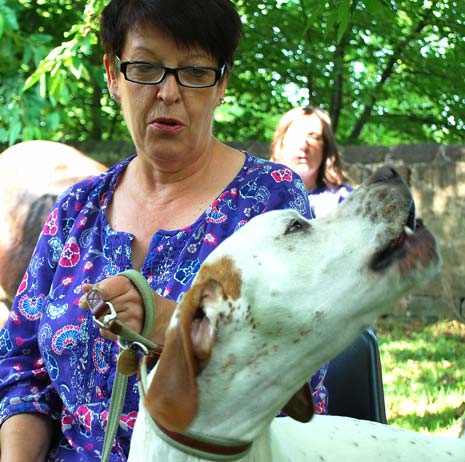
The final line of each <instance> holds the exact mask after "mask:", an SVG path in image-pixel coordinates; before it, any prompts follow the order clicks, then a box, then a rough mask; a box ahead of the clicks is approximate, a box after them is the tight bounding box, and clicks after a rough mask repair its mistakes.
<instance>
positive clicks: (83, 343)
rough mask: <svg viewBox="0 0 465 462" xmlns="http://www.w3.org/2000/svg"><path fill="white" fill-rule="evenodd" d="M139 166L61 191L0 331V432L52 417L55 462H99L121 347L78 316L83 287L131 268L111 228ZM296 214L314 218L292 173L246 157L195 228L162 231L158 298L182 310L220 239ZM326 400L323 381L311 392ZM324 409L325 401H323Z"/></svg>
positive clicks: (129, 406) (153, 252)
mask: <svg viewBox="0 0 465 462" xmlns="http://www.w3.org/2000/svg"><path fill="white" fill-rule="evenodd" d="M132 159H133V157H132V158H129V159H126V160H124V161H122V162H120V163H119V164H117V165H115V166H113V167H112V168H110V169H109V170H108V171H107V172H105V173H102V174H101V175H99V176H97V177H94V178H91V179H89V180H86V181H83V182H81V183H78V184H76V185H74V186H72V187H71V188H69V189H68V190H67V191H66V192H64V193H63V194H62V195H61V196H60V197H59V198H58V200H57V202H56V203H55V205H54V206H53V208H52V210H51V212H50V215H49V217H48V219H47V220H46V222H45V225H44V228H43V231H42V234H41V236H40V238H39V241H38V244H37V247H36V250H35V252H34V255H33V257H32V259H31V261H30V264H29V266H28V268H27V272H26V274H25V276H24V278H23V280H22V282H21V285H20V287H19V289H18V293H17V296H16V299H15V301H14V304H13V307H12V313H11V316H10V319H9V321H8V322H7V324H6V326H5V328H4V329H2V330H0V397H1V399H0V423H1V422H3V421H4V420H5V419H7V418H8V417H10V416H13V415H15V414H18V413H22V412H38V413H43V414H47V415H49V416H50V417H52V418H53V419H56V420H58V421H59V422H60V425H61V435H59V438H58V443H57V444H56V446H55V447H54V448H52V450H51V452H50V454H49V461H53V462H59V461H66V462H77V461H79V462H91V461H92V462H94V461H95V462H97V461H99V460H100V456H101V450H102V444H103V438H104V431H105V426H106V421H107V418H108V409H109V399H110V396H111V390H112V385H113V381H114V377H115V371H116V356H117V353H118V346H117V345H116V344H115V343H114V342H112V341H110V340H108V339H104V338H102V337H101V336H100V335H99V330H98V329H97V327H96V326H95V325H94V324H93V322H92V318H91V314H90V312H89V311H83V310H81V309H79V307H78V300H79V297H80V295H81V293H82V290H81V287H82V284H83V283H86V282H91V283H95V282H98V281H100V280H102V279H104V278H107V277H109V276H111V275H114V274H117V273H119V272H121V271H124V270H126V269H129V268H131V267H132V265H131V243H132V239H133V236H132V235H130V234H129V233H125V232H119V231H118V232H117V231H115V230H113V229H112V228H111V226H110V224H109V223H108V221H107V219H106V215H105V212H106V208H107V206H108V204H109V203H110V201H111V199H112V196H113V192H114V189H115V184H116V182H117V180H118V178H119V177H120V175H121V173H122V172H123V171H124V169H125V168H126V167H127V165H128V163H129V162H130V161H131V160H132ZM291 207H292V208H295V209H297V210H298V211H299V212H300V213H301V214H303V215H304V216H306V217H309V216H310V210H309V204H308V200H307V193H306V191H305V188H304V185H303V183H302V181H301V180H300V178H299V177H298V176H297V175H295V174H294V173H293V172H292V171H291V170H289V169H287V168H286V167H283V166H281V165H278V164H272V163H270V162H266V161H264V160H261V159H257V158H255V157H253V156H251V155H249V154H247V153H246V154H245V162H244V166H243V168H242V169H241V171H240V172H239V174H238V175H237V177H236V178H235V179H234V180H233V181H232V182H231V184H230V185H228V187H227V188H226V189H225V190H224V191H223V192H222V193H221V194H220V195H219V196H218V197H217V198H216V199H215V200H214V201H213V202H212V204H211V205H210V206H209V207H208V208H207V209H206V210H205V211H204V213H203V214H202V215H201V216H200V217H199V218H198V219H197V220H196V221H195V222H194V223H192V225H191V226H188V227H186V228H184V229H179V230H176V231H164V230H159V231H158V232H157V233H156V234H155V235H154V236H153V239H152V242H151V244H150V247H149V251H148V255H147V257H146V259H145V262H144V264H143V266H142V268H141V272H142V274H143V275H144V276H145V278H146V279H147V281H148V282H149V284H150V285H151V287H152V288H153V290H155V291H156V292H158V293H159V294H160V295H162V296H164V297H169V298H171V299H173V300H176V301H178V300H179V299H180V298H182V296H183V295H184V294H185V292H186V291H187V290H188V289H189V287H190V284H191V283H192V280H193V278H194V276H195V274H196V273H197V271H198V270H199V267H200V265H201V264H202V262H203V261H204V260H205V258H206V257H207V256H208V255H209V253H210V252H211V251H212V250H213V249H214V248H215V247H216V246H217V245H219V244H220V243H221V242H222V241H223V240H224V239H226V238H227V237H228V236H229V235H231V234H232V233H233V232H234V231H236V230H237V229H239V228H240V227H241V226H243V225H244V224H245V223H247V222H248V221H249V220H250V219H251V218H252V217H254V216H255V215H258V214H260V213H263V212H266V211H269V210H273V209H283V208H291ZM313 385H314V389H315V390H316V395H315V396H316V397H317V399H318V397H319V396H323V395H324V393H322V388H321V386H320V385H321V384H320V380H319V378H318V377H316V382H315V383H314V384H313ZM138 400H139V396H138V390H137V383H136V379H135V377H131V378H130V379H129V385H128V392H127V395H126V401H125V405H124V408H123V415H122V416H121V420H120V427H119V430H118V435H117V439H116V442H115V445H114V447H113V451H112V454H111V460H112V461H114V462H116V461H118V462H122V461H125V460H126V459H127V454H128V450H129V440H130V437H131V433H132V429H133V427H134V422H135V419H136V416H137V409H138ZM320 401H321V404H320V407H321V408H322V409H324V403H325V401H324V400H320Z"/></svg>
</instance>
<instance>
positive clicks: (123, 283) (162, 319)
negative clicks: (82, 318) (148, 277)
mask: <svg viewBox="0 0 465 462" xmlns="http://www.w3.org/2000/svg"><path fill="white" fill-rule="evenodd" d="M92 288H95V286H93V285H92V284H84V285H83V287H82V289H83V292H84V295H83V296H82V297H81V299H80V300H79V307H80V308H82V309H88V308H89V307H88V305H87V302H86V294H87V293H88V292H89V291H90V290H91V289H92ZM97 289H98V291H99V292H100V295H101V296H102V297H103V299H104V300H105V301H106V302H110V303H111V304H112V305H113V307H114V309H115V311H116V315H117V318H118V320H119V321H121V322H123V323H124V324H126V326H128V327H129V328H130V329H131V330H133V331H134V332H137V333H138V334H140V333H141V332H142V328H143V326H144V319H145V308H144V306H143V301H142V297H141V296H140V294H139V291H138V290H137V289H136V287H135V286H134V284H133V283H132V282H131V281H130V280H129V279H128V278H127V277H125V276H112V277H110V278H107V279H104V280H102V281H100V282H99V283H98V284H97ZM152 295H153V298H154V303H155V322H154V326H153V328H152V332H151V333H150V334H149V335H148V338H149V340H151V341H152V342H154V343H157V344H159V345H163V343H164V338H165V330H166V327H167V326H168V323H169V320H170V318H171V315H172V313H173V311H174V308H175V307H176V303H175V302H173V301H172V300H168V299H166V298H163V297H161V296H160V295H158V294H156V293H155V292H152ZM100 333H101V335H102V336H103V337H106V338H109V339H112V340H116V335H115V334H113V333H112V332H111V331H110V330H108V329H100Z"/></svg>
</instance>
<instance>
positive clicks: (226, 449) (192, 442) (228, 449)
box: [153, 419, 252, 460]
mask: <svg viewBox="0 0 465 462" xmlns="http://www.w3.org/2000/svg"><path fill="white" fill-rule="evenodd" d="M153 421H154V422H155V425H156V426H157V427H158V428H159V429H160V430H161V431H162V432H163V433H164V434H165V435H166V436H168V437H169V438H170V439H172V440H174V441H176V442H177V443H179V444H181V445H183V446H186V447H188V448H192V449H195V450H197V451H202V452H204V453H209V454H211V455H212V456H231V457H234V456H238V458H239V457H241V456H243V455H244V454H245V453H246V452H248V451H249V449H250V448H251V446H252V442H250V443H244V444H238V445H231V446H226V445H221V444H215V443H211V442H207V441H200V440H197V439H195V438H192V437H190V436H188V435H186V434H184V433H177V432H173V431H171V430H168V429H167V428H165V427H164V426H163V425H161V424H160V423H158V422H157V421H156V420H155V419H153ZM212 460H214V459H212ZM231 460H233V459H231Z"/></svg>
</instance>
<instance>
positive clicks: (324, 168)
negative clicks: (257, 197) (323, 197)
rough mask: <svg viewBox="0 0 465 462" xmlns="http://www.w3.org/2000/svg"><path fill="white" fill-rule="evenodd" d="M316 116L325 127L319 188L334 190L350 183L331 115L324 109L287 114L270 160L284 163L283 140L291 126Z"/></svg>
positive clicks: (300, 109) (273, 146) (280, 123)
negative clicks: (305, 118) (313, 115)
mask: <svg viewBox="0 0 465 462" xmlns="http://www.w3.org/2000/svg"><path fill="white" fill-rule="evenodd" d="M312 114H315V115H316V116H317V117H318V118H319V119H320V121H321V123H322V125H323V159H322V161H321V164H320V167H319V168H318V175H317V180H316V183H317V187H318V188H329V189H333V188H335V187H337V186H341V185H342V184H343V183H345V182H347V181H348V177H347V176H346V174H345V173H344V172H343V171H342V164H341V158H340V155H339V150H338V147H337V143H336V138H335V136H334V133H333V127H332V123H331V118H330V117H329V114H328V113H327V112H325V111H323V110H322V109H318V108H312V107H297V108H294V109H291V110H290V111H288V112H286V114H284V115H283V116H282V117H281V120H280V121H279V122H278V125H277V127H276V130H275V132H274V136H273V141H272V142H271V145H270V152H271V155H270V160H271V161H273V162H282V161H283V159H282V157H281V151H282V147H283V139H284V136H285V135H286V132H287V130H288V129H289V127H290V126H291V124H292V123H293V122H294V121H295V120H296V119H298V118H299V117H302V116H310V115H312Z"/></svg>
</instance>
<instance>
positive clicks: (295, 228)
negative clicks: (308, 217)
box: [284, 218, 309, 235]
mask: <svg viewBox="0 0 465 462" xmlns="http://www.w3.org/2000/svg"><path fill="white" fill-rule="evenodd" d="M308 227H309V224H308V223H307V222H306V221H302V220H299V219H297V218H296V219H293V220H291V221H290V222H289V224H288V225H287V228H286V231H285V232H284V234H285V235H286V234H291V233H297V232H299V231H304V230H306V229H308Z"/></svg>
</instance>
